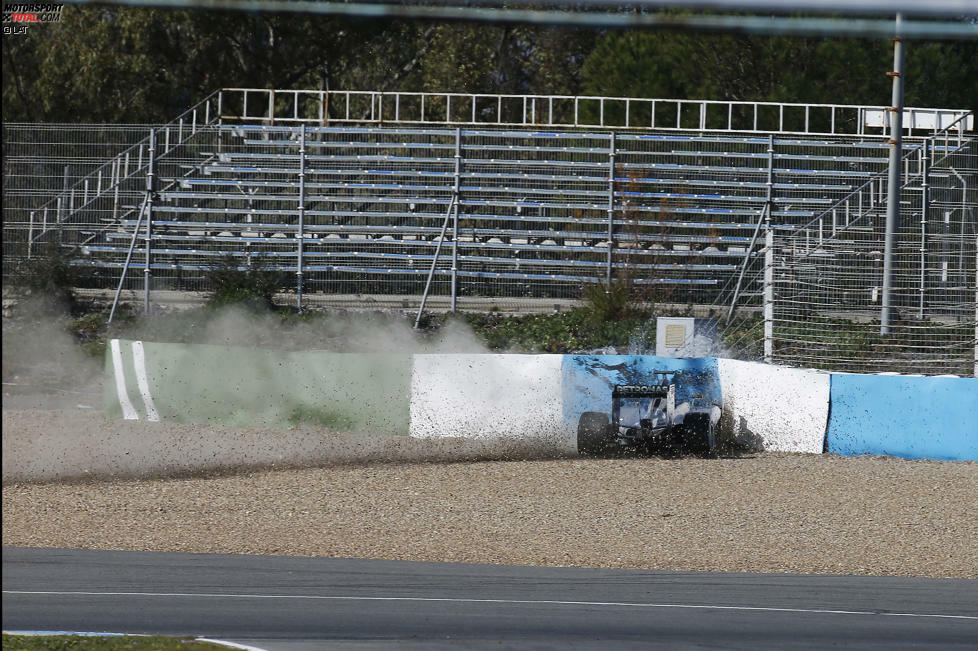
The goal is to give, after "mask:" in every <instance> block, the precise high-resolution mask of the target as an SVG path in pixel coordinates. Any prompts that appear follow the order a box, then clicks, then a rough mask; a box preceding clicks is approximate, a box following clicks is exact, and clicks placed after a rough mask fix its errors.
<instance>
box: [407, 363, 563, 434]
mask: <svg viewBox="0 0 978 651" xmlns="http://www.w3.org/2000/svg"><path fill="white" fill-rule="evenodd" d="M561 359H562V356H561V355H479V354H473V355H453V354H445V355H415V356H414V368H413V370H412V373H411V427H410V433H411V436H416V437H419V438H439V437H475V438H493V437H496V438H500V437H501V438H519V439H526V438H533V439H538V440H541V441H549V442H551V443H553V444H554V445H556V446H557V447H558V448H559V449H562V450H564V451H572V450H574V451H576V446H577V441H576V439H574V440H571V439H570V438H568V436H567V434H566V432H565V431H564V428H563V427H562V419H561V390H560V389H561V384H560V368H561ZM575 435H576V434H575Z"/></svg>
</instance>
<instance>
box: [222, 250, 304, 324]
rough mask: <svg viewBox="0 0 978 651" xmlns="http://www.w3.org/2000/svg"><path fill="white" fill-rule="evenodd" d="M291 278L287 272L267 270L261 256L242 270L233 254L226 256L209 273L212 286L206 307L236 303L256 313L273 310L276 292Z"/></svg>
mask: <svg viewBox="0 0 978 651" xmlns="http://www.w3.org/2000/svg"><path fill="white" fill-rule="evenodd" d="M288 277H289V274H288V273H287V272H284V271H273V270H270V269H268V268H267V267H266V266H265V264H264V263H263V262H262V259H261V258H259V257H255V258H254V261H253V263H252V264H251V265H250V266H249V267H247V268H246V269H241V268H239V266H238V261H237V259H236V258H235V257H234V256H226V257H224V258H223V259H222V260H221V261H220V262H219V263H218V264H217V265H215V266H214V267H212V268H211V269H210V270H209V271H207V273H206V279H207V281H208V283H209V284H210V286H211V288H212V290H211V293H210V296H209V297H208V299H207V307H209V308H219V307H225V306H228V305H237V306H240V307H244V308H246V309H249V310H252V311H255V312H264V311H268V310H274V309H275V301H274V297H275V294H276V292H278V291H279V290H281V289H282V288H283V287H285V284H286V282H288Z"/></svg>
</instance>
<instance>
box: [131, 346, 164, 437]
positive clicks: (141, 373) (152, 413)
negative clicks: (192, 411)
mask: <svg viewBox="0 0 978 651" xmlns="http://www.w3.org/2000/svg"><path fill="white" fill-rule="evenodd" d="M132 367H133V369H134V370H135V371H136V384H138V385H139V393H140V394H142V396H143V404H144V405H146V420H151V421H157V422H158V421H159V420H160V415H159V413H157V411H156V404H155V403H153V396H152V394H151V393H150V392H149V377H148V376H147V375H146V351H145V350H143V342H141V341H134V342H132Z"/></svg>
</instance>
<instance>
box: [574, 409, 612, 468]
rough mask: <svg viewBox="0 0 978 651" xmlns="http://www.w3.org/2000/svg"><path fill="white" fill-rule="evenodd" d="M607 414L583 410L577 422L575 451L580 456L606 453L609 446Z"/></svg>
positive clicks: (594, 455)
mask: <svg viewBox="0 0 978 651" xmlns="http://www.w3.org/2000/svg"><path fill="white" fill-rule="evenodd" d="M609 429H610V425H609V420H608V414H604V413H601V412H600V411H585V412H584V413H583V414H581V419H580V420H579V421H578V422H577V452H578V454H580V455H581V456H582V457H596V456H599V455H602V454H606V453H607V452H608V450H609V448H610V447H611V436H610V435H609Z"/></svg>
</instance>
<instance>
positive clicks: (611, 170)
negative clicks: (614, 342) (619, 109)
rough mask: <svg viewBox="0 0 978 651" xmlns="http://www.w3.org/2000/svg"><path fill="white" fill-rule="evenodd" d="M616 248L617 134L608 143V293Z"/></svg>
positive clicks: (611, 136) (613, 134) (612, 133)
mask: <svg viewBox="0 0 978 651" xmlns="http://www.w3.org/2000/svg"><path fill="white" fill-rule="evenodd" d="M614 248H615V132H614V131H612V132H611V135H610V136H609V143H608V270H607V281H608V291H609V292H610V291H611V277H612V254H613V253H614Z"/></svg>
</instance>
